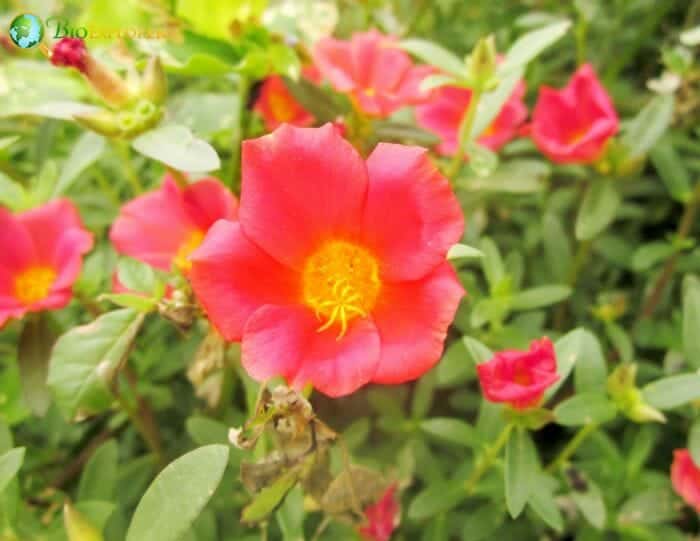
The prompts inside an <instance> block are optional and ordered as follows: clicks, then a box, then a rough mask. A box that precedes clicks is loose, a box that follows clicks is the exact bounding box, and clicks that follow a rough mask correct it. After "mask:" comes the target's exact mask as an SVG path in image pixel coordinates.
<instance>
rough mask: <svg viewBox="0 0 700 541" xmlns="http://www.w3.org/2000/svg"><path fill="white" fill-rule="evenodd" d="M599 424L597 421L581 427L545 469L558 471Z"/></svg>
mask: <svg viewBox="0 0 700 541" xmlns="http://www.w3.org/2000/svg"><path fill="white" fill-rule="evenodd" d="M596 428H598V425H597V424H595V423H589V424H587V425H584V426H583V427H581V429H580V430H579V431H578V432H577V433H576V435H575V436H574V437H573V438H571V441H569V443H567V444H566V447H564V448H563V449H562V450H561V453H559V455H557V457H556V458H555V459H554V460H553V461H552V462H551V463H550V464H549V466H547V468H546V469H545V471H546V472H548V473H554V472H556V471H558V470H559V469H560V468H561V467H562V466H563V465H564V464H566V463H567V462H568V461H569V459H570V458H571V457H572V455H573V454H574V453H575V452H576V451H577V450H578V448H579V447H580V446H581V444H582V443H583V442H584V440H585V439H586V438H587V437H588V436H589V435H590V434H591V433H592V432H593V431H594V430H595V429H596Z"/></svg>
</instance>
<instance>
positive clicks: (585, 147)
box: [531, 64, 619, 163]
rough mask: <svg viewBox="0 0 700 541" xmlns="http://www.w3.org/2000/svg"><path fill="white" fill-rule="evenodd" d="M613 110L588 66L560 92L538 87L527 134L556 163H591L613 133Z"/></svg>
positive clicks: (617, 122) (600, 152)
mask: <svg viewBox="0 0 700 541" xmlns="http://www.w3.org/2000/svg"><path fill="white" fill-rule="evenodd" d="M618 127H619V121H618V118H617V113H616V112H615V107H614V106H613V104H612V100H611V99H610V96H609V95H608V93H607V92H606V91H605V88H603V86H602V85H601V84H600V82H599V81H598V78H597V76H596V74H595V72H594V71H593V68H592V67H591V66H590V64H585V65H583V66H581V67H580V68H579V69H578V71H576V73H575V74H574V76H573V77H572V78H571V80H570V81H569V84H568V85H566V87H564V88H563V89H562V90H555V89H553V88H549V87H544V86H543V87H542V88H540V95H539V98H538V100H537V104H536V105H535V109H534V111H533V113H532V125H531V135H532V139H533V140H534V141H535V144H536V145H537V146H538V147H539V149H540V151H541V152H542V153H543V154H544V155H545V156H547V157H548V158H549V159H550V160H552V161H553V162H557V163H591V162H593V161H595V160H596V159H597V158H599V157H600V155H601V154H602V153H603V151H604V149H605V144H606V143H607V141H608V139H610V138H611V137H612V136H613V135H615V134H616V133H617V130H618Z"/></svg>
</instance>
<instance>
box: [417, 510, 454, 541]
mask: <svg viewBox="0 0 700 541" xmlns="http://www.w3.org/2000/svg"><path fill="white" fill-rule="evenodd" d="M448 537H449V534H448V533H447V516H446V515H445V514H444V513H443V514H441V515H438V516H436V517H435V518H433V519H432V520H431V521H430V523H429V524H428V525H427V527H426V528H424V530H423V535H422V537H421V541H444V540H445V539H447V538H448Z"/></svg>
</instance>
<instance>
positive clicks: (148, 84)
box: [141, 56, 168, 105]
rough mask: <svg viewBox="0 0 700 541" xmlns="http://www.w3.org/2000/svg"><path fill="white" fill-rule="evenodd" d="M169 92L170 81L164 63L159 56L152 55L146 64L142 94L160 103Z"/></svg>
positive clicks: (142, 81)
mask: <svg viewBox="0 0 700 541" xmlns="http://www.w3.org/2000/svg"><path fill="white" fill-rule="evenodd" d="M167 93H168V82H167V78H166V76H165V71H164V70H163V64H162V63H161V61H160V58H159V57H158V56H152V57H151V58H150V59H149V60H148V64H146V70H145V71H144V72H143V78H142V80H141V96H142V97H143V98H145V99H147V100H149V101H151V102H153V103H154V104H156V105H158V104H161V103H163V101H165V97H166V96H167Z"/></svg>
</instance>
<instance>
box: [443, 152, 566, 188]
mask: <svg viewBox="0 0 700 541" xmlns="http://www.w3.org/2000/svg"><path fill="white" fill-rule="evenodd" d="M551 170H552V169H551V166H550V165H549V164H547V163H546V162H543V161H541V160H534V159H514V160H509V161H507V162H505V163H502V164H500V165H499V166H498V167H497V168H496V170H495V171H494V172H493V173H492V174H491V175H490V176H489V177H488V178H481V177H478V176H477V175H473V176H472V177H466V178H465V177H459V178H458V179H457V184H458V185H459V186H460V187H462V188H464V189H465V190H469V191H472V192H478V193H482V192H483V193H492V192H494V193H515V194H525V193H536V192H539V191H541V190H542V189H544V187H545V185H544V183H543V181H544V180H545V179H546V178H547V177H549V175H550V173H551Z"/></svg>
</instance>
